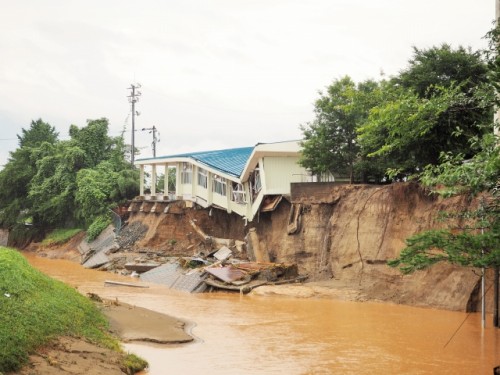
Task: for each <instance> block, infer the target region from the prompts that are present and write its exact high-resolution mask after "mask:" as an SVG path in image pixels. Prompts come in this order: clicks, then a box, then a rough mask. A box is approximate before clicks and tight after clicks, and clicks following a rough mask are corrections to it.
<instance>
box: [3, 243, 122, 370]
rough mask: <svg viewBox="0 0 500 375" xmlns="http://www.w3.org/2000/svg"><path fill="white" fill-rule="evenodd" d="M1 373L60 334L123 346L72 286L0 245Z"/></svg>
mask: <svg viewBox="0 0 500 375" xmlns="http://www.w3.org/2000/svg"><path fill="white" fill-rule="evenodd" d="M0 322H1V323H0V371H3V372H8V371H15V370H17V369H19V368H20V367H21V366H22V365H23V364H24V363H26V360H27V358H28V353H29V352H32V351H33V350H34V349H36V348H37V347H39V346H40V345H43V344H45V343H47V342H48V341H50V340H51V339H53V338H55V337H57V336H61V335H69V336H77V337H85V338H87V339H88V340H90V341H92V342H95V343H99V344H102V345H105V346H107V347H110V348H115V349H118V342H117V341H116V340H115V339H114V338H111V337H110V336H109V335H108V334H107V333H105V332H106V328H107V321H106V319H105V317H104V316H103V315H102V313H101V312H100V311H99V310H98V309H97V307H96V306H95V305H94V304H93V303H92V302H91V301H90V300H88V299H87V298H86V297H84V296H82V295H81V294H79V293H78V292H77V291H75V290H74V289H72V288H71V287H69V286H67V285H65V284H63V283H62V282H59V281H57V280H54V279H51V278H49V277H48V276H46V275H44V274H43V273H41V272H39V271H38V270H36V269H34V268H33V267H31V266H30V265H29V264H28V262H27V261H26V259H25V258H24V257H23V256H22V255H21V254H19V253H18V252H17V251H15V250H12V249H7V248H3V247H0Z"/></svg>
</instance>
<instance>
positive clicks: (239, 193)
mask: <svg viewBox="0 0 500 375" xmlns="http://www.w3.org/2000/svg"><path fill="white" fill-rule="evenodd" d="M231 200H232V201H233V202H236V203H239V204H246V203H247V196H246V194H245V188H244V187H243V185H242V184H238V183H236V182H233V185H232V194H231Z"/></svg>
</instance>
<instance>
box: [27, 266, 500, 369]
mask: <svg viewBox="0 0 500 375" xmlns="http://www.w3.org/2000/svg"><path fill="white" fill-rule="evenodd" d="M28 259H29V261H30V263H31V264H32V265H34V266H35V267H37V268H38V269H40V270H41V271H43V272H45V273H47V274H48V275H50V276H52V277H54V278H57V279H59V280H62V281H64V282H66V283H68V284H70V285H73V286H75V287H77V288H78V290H80V291H81V292H82V293H87V292H93V293H97V294H99V295H100V296H102V297H104V298H110V299H115V298H118V300H120V301H123V302H127V303H130V304H133V305H137V306H141V307H145V308H148V309H151V310H155V311H158V312H161V313H165V314H169V315H172V316H175V317H178V318H180V319H182V320H184V321H186V322H187V323H188V331H189V332H190V333H191V334H192V335H193V336H194V337H195V338H196V340H195V341H194V342H193V343H190V344H182V345H171V346H154V345H146V344H135V343H134V344H126V348H127V350H129V351H133V352H135V353H137V354H139V355H141V356H143V357H144V358H146V359H147V360H148V361H149V363H150V369H149V372H148V373H149V374H151V375H164V374H188V375H189V374H197V375H199V374H204V375H206V374H217V375H218V374H231V375H233V374H252V375H255V374H283V375H284V374H297V375H299V374H372V375H373V374H454V375H456V374H492V373H493V367H495V366H497V365H500V330H498V329H494V328H493V327H492V326H491V323H490V322H491V315H488V316H487V319H488V321H487V327H486V329H484V330H483V329H482V328H481V322H480V314H470V315H467V314H465V313H460V312H450V311H442V310H432V309H421V308H413V307H407V306H399V305H390V304H381V303H367V302H364V303H360V302H346V301H337V300H330V299H298V298H287V297H261V296H251V295H250V296H249V295H246V296H242V295H238V294H225V293H212V294H197V295H193V294H187V293H182V292H177V291H173V290H169V289H167V288H164V287H162V286H158V285H151V284H150V285H151V287H150V288H148V289H139V288H130V287H110V286H104V280H117V281H130V280H131V279H130V278H128V277H120V276H117V275H112V274H109V273H105V272H99V271H93V270H86V269H83V268H82V267H81V266H80V265H78V264H75V263H72V262H68V261H62V260H48V259H44V258H37V257H33V256H28ZM462 323H463V324H462ZM457 330H458V331H457ZM455 332H456V334H455V335H454V333H455ZM453 335H454V336H453ZM450 340H451V341H450Z"/></svg>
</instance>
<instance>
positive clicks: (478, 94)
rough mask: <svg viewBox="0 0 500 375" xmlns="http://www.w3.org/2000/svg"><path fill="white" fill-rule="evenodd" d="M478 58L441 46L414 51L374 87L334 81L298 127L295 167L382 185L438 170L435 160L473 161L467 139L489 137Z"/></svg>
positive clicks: (488, 108) (488, 103) (490, 97)
mask: <svg viewBox="0 0 500 375" xmlns="http://www.w3.org/2000/svg"><path fill="white" fill-rule="evenodd" d="M482 56H483V55H482V54H481V53H479V52H472V51H471V50H469V49H465V48H463V47H459V48H457V49H453V48H451V47H450V46H449V45H446V44H443V45H442V46H440V47H432V48H429V49H425V50H421V49H418V48H414V50H413V57H412V58H411V59H410V61H409V65H408V67H407V68H406V69H404V70H402V71H401V72H400V73H399V75H397V76H395V77H391V78H390V79H387V80H381V81H380V82H375V81H365V82H362V83H359V84H356V83H354V82H353V81H352V80H351V79H350V78H349V77H344V78H342V79H340V80H335V81H334V82H333V83H332V84H331V85H330V86H328V87H327V90H326V93H322V92H320V98H319V99H318V100H317V101H316V103H315V119H314V120H313V121H312V122H310V123H308V124H306V125H303V126H302V127H301V129H302V132H303V134H304V141H303V146H304V152H303V158H302V162H301V163H302V165H303V166H304V167H306V168H309V169H310V170H311V171H312V172H313V173H325V172H329V173H332V174H345V173H348V174H350V176H351V180H353V178H352V177H355V178H354V179H355V180H358V181H364V182H366V181H367V180H372V181H378V182H380V181H384V180H385V181H386V180H388V179H390V178H396V177H405V176H411V175H413V174H415V173H419V172H421V171H422V169H423V168H424V167H425V166H426V165H428V164H432V165H436V164H438V163H439V155H440V153H441V152H450V153H452V154H454V155H458V154H464V155H466V156H467V157H471V156H473V155H474V154H475V153H476V152H477V151H478V150H477V149H474V147H473V145H471V143H469V139H471V138H472V137H477V136H479V137H480V136H482V135H483V134H486V133H489V132H491V130H492V125H491V124H492V123H491V116H492V108H493V102H494V93H493V89H492V85H491V84H490V83H489V82H490V81H489V77H490V76H489V73H490V70H489V67H488V63H487V61H486V60H485V59H484V58H483V57H482Z"/></svg>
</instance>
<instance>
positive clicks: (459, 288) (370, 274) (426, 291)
mask: <svg viewBox="0 0 500 375" xmlns="http://www.w3.org/2000/svg"><path fill="white" fill-rule="evenodd" d="M325 189H327V191H322V192H321V194H317V195H316V197H315V196H314V194H311V193H310V192H307V194H303V195H302V197H300V196H299V197H294V198H292V199H290V200H286V199H283V200H282V202H281V203H280V204H279V206H278V208H277V209H276V210H275V211H273V212H266V213H261V214H260V215H259V216H258V217H256V218H255V220H254V222H252V223H249V224H248V225H247V226H245V225H244V221H243V220H242V219H241V218H239V217H238V216H237V215H234V214H233V215H228V214H226V213H225V212H223V211H220V210H217V209H212V210H205V209H179V208H177V210H175V209H174V210H171V211H170V212H168V213H166V214H165V213H144V212H137V213H134V214H132V215H131V217H130V219H129V222H130V223H133V222H136V221H139V222H142V223H144V224H146V225H147V226H148V231H147V233H146V235H145V236H144V237H143V238H142V239H141V240H140V241H138V242H137V243H136V245H135V248H136V249H137V248H149V249H157V250H161V251H164V252H166V253H170V254H172V255H195V254H196V253H197V252H199V250H200V249H203V248H204V247H206V248H210V247H211V246H212V245H211V244H207V243H204V241H203V240H201V239H200V237H199V236H198V235H197V233H196V231H195V230H193V226H192V225H191V224H192V222H194V223H196V225H197V226H198V227H199V228H201V229H202V230H203V231H204V232H205V233H206V234H208V235H210V236H214V237H220V238H232V239H238V240H242V239H244V237H245V235H246V234H247V233H248V230H249V229H250V228H251V227H255V228H256V231H257V234H258V237H259V241H260V248H261V249H265V250H266V251H267V252H268V253H269V256H270V259H271V261H275V262H290V263H297V264H298V267H299V272H300V273H301V274H307V275H309V280H310V281H313V282H314V283H315V284H313V285H315V286H318V285H320V286H322V287H324V288H330V289H331V288H337V287H338V288H350V289H355V290H357V291H358V292H360V293H358V294H357V295H358V297H357V299H364V300H383V301H390V302H395V303H402V304H409V305H416V306H428V307H436V308H443V309H451V310H475V309H477V305H478V301H479V295H478V281H479V276H478V272H477V270H472V269H463V268H460V267H454V266H450V265H447V264H438V265H436V266H434V267H432V268H430V269H428V270H425V271H419V272H416V273H414V274H413V275H408V276H403V275H401V273H400V272H399V271H398V270H396V269H392V268H389V267H388V266H387V265H386V261H387V260H388V259H391V258H394V257H397V256H398V255H399V253H400V252H401V250H402V249H403V248H404V247H405V239H407V238H408V237H410V236H411V235H413V234H415V233H418V232H421V231H423V230H426V229H430V228H439V227H444V226H445V225H448V224H449V223H445V222H442V221H440V220H439V217H438V216H439V212H441V211H458V210H461V209H466V208H467V207H469V206H470V205H471V204H473V203H471V202H469V201H467V200H466V199H465V198H464V197H455V198H451V199H442V198H438V197H434V196H430V195H429V194H428V193H427V192H426V191H424V190H423V189H422V188H421V187H420V186H419V185H417V184H415V183H399V184H392V185H386V186H370V185H351V186H350V185H338V186H334V187H332V186H326V187H325ZM298 204H301V215H300V217H299V219H298V224H299V226H298V230H297V231H296V232H295V233H294V234H288V231H287V227H288V224H289V216H290V210H291V208H292V205H295V207H294V208H295V209H296V208H297V207H298V206H297V205H298ZM241 255H242V256H243V257H244V256H245V255H244V254H241ZM327 294H328V293H327ZM489 299H491V298H489Z"/></svg>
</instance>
